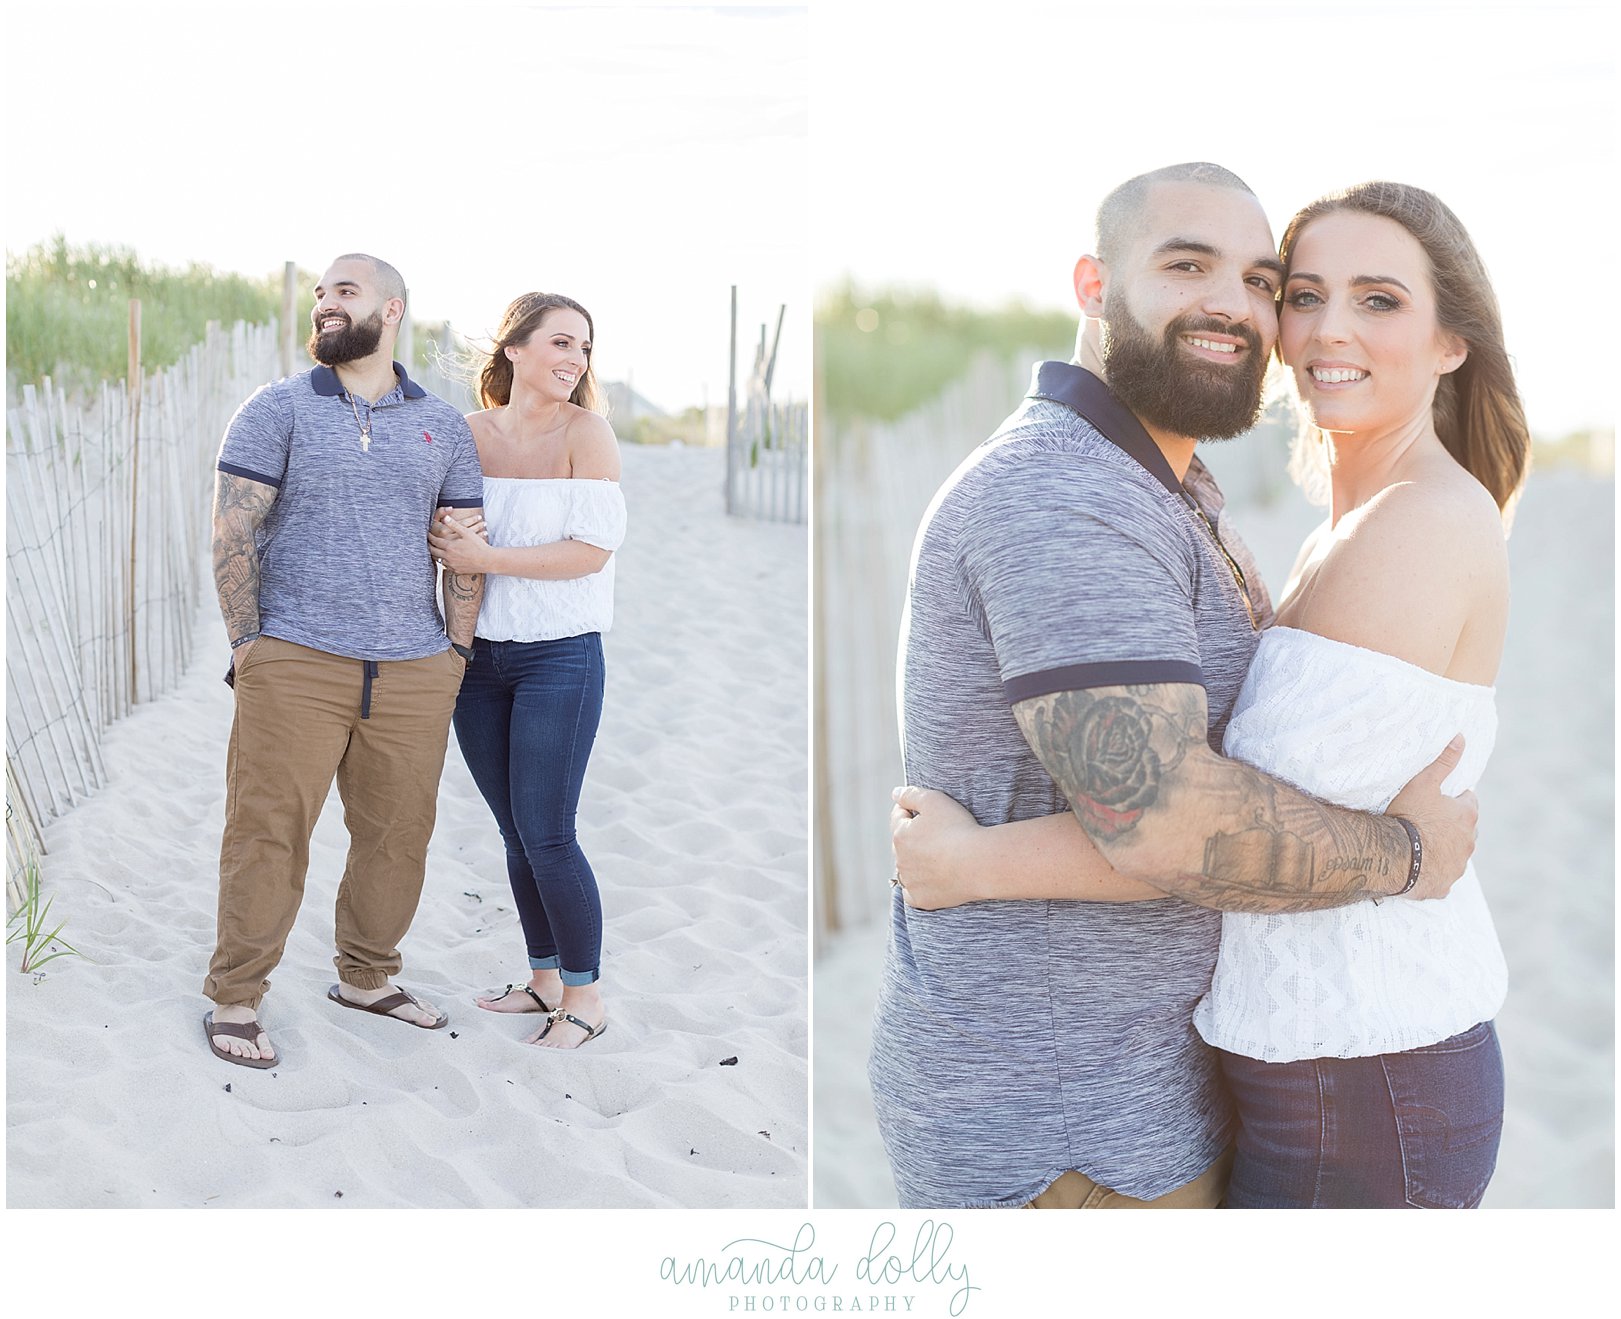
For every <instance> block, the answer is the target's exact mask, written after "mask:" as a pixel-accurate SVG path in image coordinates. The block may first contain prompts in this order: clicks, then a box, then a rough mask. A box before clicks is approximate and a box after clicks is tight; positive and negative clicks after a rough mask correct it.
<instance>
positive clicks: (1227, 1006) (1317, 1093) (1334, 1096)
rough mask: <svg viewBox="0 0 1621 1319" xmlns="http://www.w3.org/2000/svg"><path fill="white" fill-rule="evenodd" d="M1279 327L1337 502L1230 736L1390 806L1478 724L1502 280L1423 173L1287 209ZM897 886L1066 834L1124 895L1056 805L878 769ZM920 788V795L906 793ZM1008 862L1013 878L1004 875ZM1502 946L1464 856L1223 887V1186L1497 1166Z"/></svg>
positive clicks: (1312, 542)
mask: <svg viewBox="0 0 1621 1319" xmlns="http://www.w3.org/2000/svg"><path fill="white" fill-rule="evenodd" d="M1280 254H1281V256H1282V258H1283V261H1284V263H1285V266H1286V267H1287V271H1288V273H1287V277H1286V282H1285V284H1284V288H1283V292H1282V304H1281V308H1280V337H1279V353H1280V355H1281V356H1282V358H1283V360H1284V361H1285V362H1286V363H1287V364H1288V365H1289V366H1290V367H1291V368H1292V369H1293V372H1294V376H1295V382H1296V385H1297V388H1298V391H1299V395H1300V398H1301V401H1302V402H1303V404H1304V406H1305V409H1306V411H1307V414H1308V416H1309V419H1310V421H1311V422H1312V435H1311V438H1310V440H1308V441H1307V442H1306V445H1305V447H1304V448H1303V450H1302V451H1300V453H1298V454H1297V457H1300V458H1304V459H1305V460H1306V465H1307V466H1315V467H1316V468H1317V469H1318V470H1319V472H1321V471H1323V470H1326V473H1327V478H1328V492H1329V495H1330V513H1329V518H1328V520H1327V521H1326V522H1325V523H1324V524H1323V525H1322V526H1321V527H1319V528H1318V530H1317V531H1316V532H1314V533H1313V534H1312V536H1311V537H1309V538H1308V540H1307V541H1306V544H1305V545H1304V546H1303V547H1302V549H1301V552H1300V556H1299V558H1298V560H1297V561H1296V564H1295V567H1294V571H1293V572H1292V574H1291V576H1290V580H1289V583H1288V586H1287V587H1286V589H1285V591H1284V595H1283V597H1282V600H1281V602H1280V604H1279V607H1278V611H1277V625H1276V626H1275V627H1273V628H1271V629H1270V630H1268V631H1267V632H1266V633H1265V634H1264V635H1263V637H1262V640H1261V645H1260V649H1259V650H1258V652H1257V654H1256V657H1255V661H1254V664H1253V666H1252V667H1251V669H1250V671H1249V675H1248V678H1247V679H1246V682H1245V685H1244V688H1243V691H1242V693H1241V694H1240V696H1239V698H1238V703H1237V705H1236V707H1235V709H1234V713H1233V717H1232V720H1231V723H1230V724H1229V727H1228V729H1227V732H1226V740H1225V744H1224V747H1225V750H1226V752H1227V753H1228V754H1229V755H1232V756H1235V757H1237V758H1239V759H1243V760H1247V761H1249V762H1250V763H1252V764H1255V765H1256V766H1258V767H1259V768H1261V769H1263V770H1266V771H1268V772H1269V773H1272V774H1274V775H1276V776H1277V777H1279V778H1282V779H1285V780H1287V781H1289V782H1291V783H1293V784H1295V785H1296V786H1298V787H1300V788H1303V789H1304V790H1306V791H1307V792H1310V793H1312V794H1314V795H1316V796H1319V797H1322V798H1324V799H1327V800H1331V801H1334V802H1337V803H1338V804H1340V805H1345V806H1351V807H1356V808H1359V809H1363V810H1372V811H1382V810H1383V809H1384V808H1385V806H1386V805H1388V803H1389V802H1390V800H1391V798H1392V797H1393V796H1394V795H1395V794H1396V792H1397V790H1398V789H1399V788H1400V787H1401V786H1402V784H1403V783H1404V782H1405V781H1406V779H1407V778H1409V777H1411V774H1412V773H1413V772H1414V771H1415V770H1417V769H1418V768H1421V767H1422V766H1423V765H1424V764H1425V763H1427V761H1428V759H1429V758H1430V757H1432V756H1433V754H1434V752H1435V750H1436V749H1437V748H1438V747H1439V746H1440V745H1441V744H1443V743H1444V742H1445V741H1446V740H1447V738H1448V736H1450V735H1451V734H1453V733H1456V732H1462V733H1463V734H1464V737H1465V742H1466V750H1465V753H1464V758H1463V761H1462V763H1461V764H1460V765H1459V767H1458V769H1457V771H1455V773H1454V774H1453V776H1452V778H1451V780H1450V790H1454V791H1461V790H1463V789H1465V788H1468V787H1471V786H1473V784H1474V783H1475V782H1476V781H1478V779H1479V776H1480V772H1481V770H1482V769H1483V768H1484V764H1485V760H1486V757H1487V755H1488V754H1489V751H1490V747H1491V742H1492V738H1493V736H1494V734H1495V731H1496V714H1495V708H1494V705H1493V692H1492V687H1491V683H1492V682H1493V681H1494V680H1495V677H1496V672H1497V666H1498V662H1499V659H1500V657H1501V654H1502V645H1503V635H1504V631H1505V627H1506V622H1507V604H1508V567H1507V556H1506V549H1505V536H1506V532H1505V519H1506V518H1507V516H1508V514H1509V512H1510V510H1511V508H1512V506H1513V502H1514V500H1515V498H1516V497H1517V495H1518V493H1519V490H1520V487H1521V485H1522V484H1523V482H1524V477H1525V472H1526V466H1527V459H1528V453H1529V443H1530V439H1529V434H1528V432H1527V430H1526V426H1525V421H1524V415H1523V412H1522V410H1521V407H1520V403H1519V398H1518V395H1517V392H1516V390H1515V386H1514V381H1513V376H1512V373H1511V371H1510V368H1509V364H1508V358H1507V354H1506V352H1505V350H1504V347H1503V338H1502V330H1501V326H1500V323H1499V318H1498V312H1497V306H1496V301H1495V299H1494V297H1493V295H1492V292H1491V288H1490V285H1489V283H1488V281H1487V277H1486V273H1485V269H1484V267H1483V265H1482V264H1481V262H1480V259H1479V257H1478V255H1477V254H1476V252H1475V250H1474V247H1473V244H1472V243H1471V242H1470V240H1469V237H1468V235H1467V233H1466V232H1465V231H1464V229H1463V226H1462V225H1461V224H1460V223H1459V222H1458V220H1457V217H1456V216H1454V215H1453V214H1452V212H1451V211H1450V210H1448V209H1447V208H1446V207H1445V206H1444V205H1443V204H1442V203H1441V202H1440V201H1439V200H1438V199H1437V198H1435V197H1433V196H1432V195H1431V194H1429V193H1426V192H1423V191H1421V190H1419V189H1417V188H1411V187H1407V186H1404V185H1400V184H1392V183H1370V184H1364V185H1360V186H1358V187H1355V188H1352V189H1349V190H1347V191H1346V192H1344V193H1339V194H1335V195H1332V196H1329V197H1325V198H1323V199H1322V200H1320V201H1318V202H1315V203H1313V204H1312V205H1311V206H1308V207H1307V208H1306V209H1305V210H1303V211H1301V212H1300V213H1299V214H1298V215H1296V216H1295V217H1294V219H1293V220H1292V221H1291V222H1290V224H1289V227H1288V229H1287V230H1286V231H1285V233H1284V238H1283V242H1282V244H1281V248H1280ZM897 801H898V803H899V805H898V807H897V809H896V812H895V814H894V816H893V817H892V819H893V825H894V837H895V844H896V856H897V861H898V869H899V873H900V876H901V878H902V880H903V881H904V883H905V885H906V889H907V894H906V896H907V900H908V901H909V902H913V903H914V904H916V905H920V906H925V907H940V906H953V905H957V904H959V903H962V902H968V901H975V900H983V899H988V898H995V897H998V896H1003V897H1006V896H1013V895H1015V893H1016V894H1017V896H1020V897H1032V896H1043V895H1042V894H1039V893H1032V892H1030V891H1029V889H1030V881H1029V876H1028V875H1025V876H1023V877H1020V876H1019V873H1018V872H1019V870H1020V868H1021V860H1022V859H1023V858H1027V857H1031V856H1038V855H1044V856H1054V855H1060V856H1062V858H1063V863H1064V865H1065V866H1066V867H1068V868H1071V869H1072V870H1075V871H1080V872H1082V873H1085V874H1087V875H1088V877H1092V876H1096V877H1097V883H1098V894H1097V896H1098V898H1099V899H1100V900H1108V901H1137V900H1142V898H1143V897H1144V895H1143V893H1142V891H1141V889H1140V888H1139V887H1137V886H1136V885H1135V883H1134V882H1133V881H1128V880H1126V879H1124V878H1123V877H1120V876H1118V875H1116V874H1115V873H1114V872H1113V871H1112V870H1111V869H1110V868H1109V866H1108V864H1107V862H1106V861H1104V860H1103V858H1102V857H1101V855H1100V854H1099V853H1098V852H1097V851H1096V850H1095V849H1094V848H1093V847H1092V845H1091V843H1090V841H1089V839H1088V838H1087V836H1086V835H1085V834H1084V833H1083V832H1082V830H1081V828H1080V826H1079V824H1078V823H1077V822H1076V821H1075V820H1074V819H1073V818H1072V817H1070V816H1054V817H1051V818H1050V819H1045V820H1033V821H1025V822H1022V823H1017V824H1010V825H1002V826H998V827H996V828H992V829H980V828H979V827H978V826H977V825H976V824H975V823H974V821H973V819H972V817H971V816H969V815H968V814H967V812H966V811H963V810H962V809H961V807H959V806H957V805H956V804H955V803H954V802H952V801H951V800H950V799H949V798H945V797H943V796H941V795H940V794H938V793H932V792H923V791H920V790H918V789H914V788H907V789H902V790H900V791H899V792H898V793H897ZM914 813H915V814H914ZM1016 885H1018V886H1021V887H1019V888H1016V887H1015V886H1016ZM1505 990H1506V971H1505V969H1504V966H1503V959H1502V953H1501V950H1500V948H1499V947H1498V943H1497V937H1496V933H1495V931H1494V930H1493V928H1492V924H1491V917H1490V915H1489V914H1488V913H1487V911H1486V907H1485V902H1484V899H1483V897H1482V896H1481V893H1480V888H1479V884H1478V882H1477V881H1476V880H1475V878H1474V875H1473V872H1472V871H1470V872H1467V873H1466V874H1465V876H1464V877H1463V879H1461V880H1460V881H1459V882H1458V883H1457V884H1456V885H1455V886H1454V887H1453V889H1452V890H1451V892H1450V893H1449V895H1448V896H1447V897H1446V898H1444V899H1440V900H1436V901H1430V902H1423V903H1418V902H1411V901H1397V900H1388V901H1384V902H1378V903H1375V902H1363V903H1357V904H1353V905H1352V906H1348V907H1341V908H1338V909H1334V910H1329V911H1321V912H1308V913H1303V914H1289V915H1271V914H1269V915H1250V914H1236V913H1228V914H1227V915H1225V916H1224V917H1223V922H1222V943H1221V953H1220V957H1219V959H1218V962H1217V967H1216V973H1215V978H1214V982H1213V984H1212V987H1211V990H1210V992H1209V993H1208V994H1207V995H1206V996H1205V997H1204V999H1203V1000H1202V1001H1201V1002H1200V1003H1199V1005H1198V1008H1197V1010H1196V1012H1195V1016H1194V1022H1195V1025H1196V1026H1197V1028H1198V1029H1199V1032H1200V1033H1201V1035H1203V1036H1204V1038H1205V1039H1206V1040H1207V1041H1208V1042H1210V1043H1211V1044H1213V1045H1215V1046H1216V1047H1217V1048H1218V1049H1220V1050H1221V1051H1222V1053H1221V1058H1222V1066H1223V1071H1224V1073H1225V1075H1226V1077H1227V1080H1228V1083H1229V1085H1230V1087H1231V1089H1232V1091H1233V1095H1234V1098H1235V1101H1236V1104H1237V1108H1238V1114H1239V1120H1240V1125H1241V1131H1240V1134H1239V1138H1238V1144H1237V1150H1236V1157H1235V1162H1234V1167H1233V1172H1232V1179H1231V1183H1230V1187H1229V1191H1228V1200H1227V1203H1228V1205H1229V1206H1231V1207H1336V1206H1337V1207H1369V1206H1430V1207H1466V1206H1473V1205H1476V1204H1478V1203H1479V1201H1480V1198H1481V1196H1482V1195H1483V1194H1484V1192H1485V1189H1486V1184H1487V1182H1488V1181H1489V1180H1490V1177H1491V1174H1492V1171H1493V1169H1494V1167H1495V1164H1496V1153H1497V1144H1498V1139H1499V1137H1500V1134H1501V1126H1502V1097H1503V1081H1502V1059H1501V1054H1500V1053H1499V1051H1498V1047H1497V1041H1496V1036H1495V1034H1494V1033H1493V1029H1492V1025H1491V1018H1492V1016H1493V1015H1494V1014H1495V1013H1496V1011H1497V1009H1498V1008H1499V1007H1500V1006H1501V1003H1502V1000H1503V995H1504V992H1505Z"/></svg>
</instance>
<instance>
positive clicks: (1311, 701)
mask: <svg viewBox="0 0 1621 1319" xmlns="http://www.w3.org/2000/svg"><path fill="white" fill-rule="evenodd" d="M1458 733H1462V734H1463V735H1464V738H1465V747H1464V753H1463V759H1462V761H1461V762H1460V763H1459V764H1458V766H1457V768H1456V769H1454V770H1453V771H1452V773H1451V774H1450V775H1449V776H1448V777H1447V780H1446V782H1445V783H1444V784H1443V785H1442V790H1443V791H1444V792H1446V793H1448V794H1449V795H1453V796H1456V795H1457V794H1459V793H1461V792H1464V791H1465V790H1467V789H1470V788H1473V787H1474V785H1475V784H1476V783H1477V782H1479V780H1480V776H1481V773H1482V772H1483V771H1484V769H1485V767H1486V760H1487V758H1488V757H1489V756H1490V754H1491V750H1492V744H1493V742H1494V741H1495V740H1496V736H1497V706H1496V703H1495V697H1494V692H1493V689H1492V688H1490V687H1478V686H1474V685H1472V684H1470V683H1463V682H1457V681H1454V680H1453V679H1450V678H1443V677H1440V676H1438V675H1437V674H1433V673H1430V672H1429V671H1428V670H1426V669H1422V668H1419V667H1418V666H1417V665H1414V664H1409V663H1407V662H1406V661H1405V660H1399V659H1396V658H1395V657H1394V656H1390V655H1385V654H1381V653H1380V652H1378V651H1372V650H1364V649H1362V648H1361V647H1359V646H1352V645H1348V644H1346V643H1345V642H1341V641H1331V640H1329V639H1328V638H1326V637H1320V636H1317V635H1316V634H1315V633H1311V632H1302V631H1299V630H1298V629H1295V628H1288V627H1272V628H1269V629H1267V631H1266V632H1265V633H1263V634H1262V636H1261V642H1260V648H1259V649H1258V650H1257V651H1256V654H1255V660H1254V663H1252V664H1251V666H1250V670H1249V676H1248V677H1247V678H1246V679H1245V681H1244V686H1243V689H1242V690H1241V691H1240V692H1239V696H1238V702H1237V704H1236V705H1235V706H1234V709H1233V716H1232V720H1231V722H1230V723H1229V724H1228V725H1227V732H1226V736H1225V740H1224V742H1223V749H1224V750H1225V751H1226V753H1227V754H1228V755H1229V756H1232V757H1234V758H1235V759H1238V760H1243V761H1247V762H1248V763H1249V764H1251V765H1254V766H1255V767H1256V768H1258V769H1262V770H1265V771H1266V772H1267V773H1268V774H1271V775H1273V776H1274V777H1276V778H1279V779H1282V780H1284V781H1285V782H1286V783H1291V784H1293V785H1294V786H1295V787H1298V788H1300V789H1302V790H1303V791H1305V792H1309V793H1310V794H1312V795H1313V796H1314V797H1319V798H1321V799H1322V800H1324V801H1328V802H1333V803H1335V804H1337V805H1340V806H1349V807H1352V808H1354V809H1356V810H1362V811H1383V810H1384V809H1385V808H1386V807H1387V806H1388V805H1389V804H1390V801H1391V799H1392V798H1393V797H1394V796H1395V795H1396V794H1397V793H1398V792H1399V791H1400V790H1401V789H1402V787H1403V786H1405V785H1406V783H1407V781H1408V780H1409V779H1411V778H1412V777H1413V776H1414V775H1415V774H1417V773H1418V771H1419V770H1421V769H1423V768H1424V767H1425V766H1426V765H1428V764H1429V763H1430V762H1431V761H1433V760H1434V759H1435V757H1436V756H1438V755H1440V753H1441V750H1442V748H1444V747H1445V746H1446V744H1447V743H1448V742H1449V741H1451V740H1452V738H1453V737H1454V736H1455V735H1456V734H1458ZM1507 990H1508V968H1507V966H1506V965H1505V963H1504V961H1503V951H1502V948H1501V946H1500V945H1499V944H1498V941H1497V931H1496V930H1495V928H1493V926H1492V918H1491V913H1490V912H1489V911H1487V909H1486V899H1485V896H1484V895H1483V894H1482V893H1481V890H1480V883H1479V881H1478V880H1477V879H1476V878H1475V873H1474V867H1473V865H1471V866H1470V867H1469V868H1468V869H1467V870H1466V871H1465V872H1464V875H1463V878H1461V879H1460V880H1459V881H1458V882H1457V883H1456V884H1454V885H1453V886H1452V889H1451V891H1450V892H1449V893H1448V894H1447V896H1446V897H1444V898H1438V899H1433V900H1420V901H1415V900H1413V899H1411V898H1383V899H1380V900H1379V901H1378V902H1373V901H1371V900H1370V901H1363V902H1357V903H1353V904H1352V905H1350V906H1347V907H1336V908H1334V909H1332V910H1329V911H1317V912H1303V913H1291V914H1281V915H1259V914H1252V913H1244V912H1228V913H1226V914H1225V915H1224V916H1223V917H1222V925H1221V955H1220V957H1219V959H1218V960H1217V963H1216V974H1215V978H1214V981H1213V982H1212V984H1211V986H1210V992H1209V993H1208V994H1206V995H1205V997H1204V998H1203V999H1201V1000H1200V1002H1199V1005H1198V1007H1197V1008H1196V1009H1195V1011H1194V1018H1193V1020H1194V1024H1195V1025H1196V1026H1197V1027H1198V1030H1199V1033H1200V1035H1202V1036H1203V1037H1204V1038H1205V1040H1206V1041H1208V1042H1209V1043H1210V1044H1213V1045H1216V1046H1217V1047H1219V1048H1222V1049H1226V1050H1228V1051H1229V1052H1232V1053H1238V1054H1243V1055H1245V1056H1247V1057H1250V1058H1258V1059H1261V1060H1262V1061H1265V1062H1293V1061H1296V1060H1299V1059H1302V1058H1363V1057H1369V1056H1372V1055H1374V1054H1380V1053H1396V1052H1400V1051H1401V1050H1404V1049H1412V1048H1417V1047H1419V1046H1421V1045H1426V1044H1435V1043H1438V1042H1439V1041H1441V1040H1444V1039H1447V1038H1449V1037H1450V1036H1453V1035H1456V1034H1458V1033H1459V1032H1460V1031H1463V1030H1467V1029H1468V1028H1469V1027H1470V1026H1473V1025H1474V1024H1475V1023H1476V1022H1480V1021H1487V1020H1490V1019H1491V1018H1492V1017H1494V1016H1495V1015H1496V1014H1497V1011H1498V1009H1499V1008H1500V1007H1502V1004H1503V998H1504V996H1505V994H1506V993H1507Z"/></svg>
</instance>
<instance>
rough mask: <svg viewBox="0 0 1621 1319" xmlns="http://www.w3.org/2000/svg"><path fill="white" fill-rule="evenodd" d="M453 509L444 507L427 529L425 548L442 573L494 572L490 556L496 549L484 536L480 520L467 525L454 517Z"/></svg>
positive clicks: (485, 534)
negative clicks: (426, 547)
mask: <svg viewBox="0 0 1621 1319" xmlns="http://www.w3.org/2000/svg"><path fill="white" fill-rule="evenodd" d="M455 512H456V510H452V509H447V510H445V511H444V512H443V513H442V514H441V515H440V516H439V517H437V518H435V520H434V522H433V525H432V526H431V527H430V528H429V530H428V550H429V552H430V553H431V554H432V555H433V557H434V558H435V559H436V560H438V562H440V563H442V564H444V566H445V571H446V572H453V573H463V574H467V573H489V572H498V571H500V570H499V569H498V568H496V567H495V566H494V563H493V559H494V555H495V553H496V551H495V550H494V549H493V548H492V547H491V545H490V543H489V540H488V539H487V536H488V533H487V532H486V531H485V528H484V519H483V517H482V516H480V517H478V518H477V519H476V521H475V522H473V523H472V524H471V525H469V524H464V523H463V522H462V521H461V520H460V519H459V518H458V517H456V516H454V513H455Z"/></svg>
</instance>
